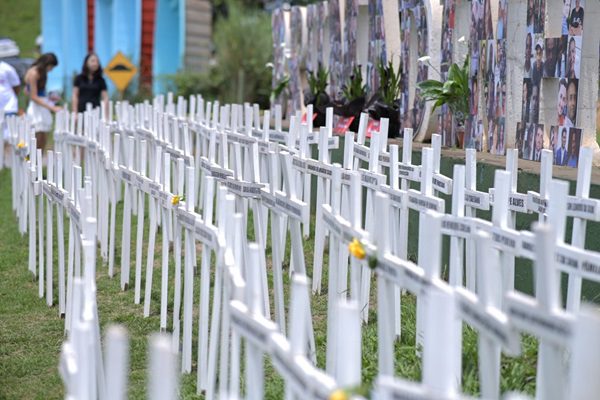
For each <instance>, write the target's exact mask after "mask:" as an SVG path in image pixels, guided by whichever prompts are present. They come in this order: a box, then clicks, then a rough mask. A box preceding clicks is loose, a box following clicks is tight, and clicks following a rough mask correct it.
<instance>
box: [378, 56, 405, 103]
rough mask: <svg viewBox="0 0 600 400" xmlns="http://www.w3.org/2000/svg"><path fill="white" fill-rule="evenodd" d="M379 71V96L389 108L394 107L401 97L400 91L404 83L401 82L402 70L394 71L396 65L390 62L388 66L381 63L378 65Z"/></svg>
mask: <svg viewBox="0 0 600 400" xmlns="http://www.w3.org/2000/svg"><path fill="white" fill-rule="evenodd" d="M377 71H378V73H379V80H380V83H379V96H380V98H381V101H383V102H384V103H385V104H386V105H387V106H388V107H392V108H393V107H394V106H395V105H396V100H397V99H398V97H399V96H400V90H401V89H402V83H401V80H400V68H398V71H394V64H393V63H392V60H390V61H388V63H387V64H385V63H384V62H382V61H380V62H379V63H378V64H377Z"/></svg>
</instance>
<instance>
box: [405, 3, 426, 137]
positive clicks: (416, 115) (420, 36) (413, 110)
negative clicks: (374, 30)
mask: <svg viewBox="0 0 600 400" xmlns="http://www.w3.org/2000/svg"><path fill="white" fill-rule="evenodd" d="M412 24H415V25H414V28H415V29H414V30H415V31H416V33H417V55H416V57H417V58H419V57H423V56H427V55H428V54H429V53H428V51H429V44H428V39H429V38H428V30H427V10H426V8H425V6H424V5H423V2H421V1H413V0H408V1H407V0H402V1H401V8H400V38H401V60H403V62H402V73H401V80H402V82H403V83H402V93H401V94H400V124H401V128H412V129H414V130H415V131H418V130H419V129H420V128H421V124H422V123H423V117H424V114H425V102H424V101H423V100H421V98H420V96H419V89H415V90H416V91H415V96H414V99H413V101H412V104H411V102H410V94H409V85H408V84H407V82H408V77H409V68H410V67H411V66H416V67H417V82H421V81H424V80H426V79H428V72H429V65H428V64H427V63H424V62H417V63H416V65H415V64H411V63H410V62H409V61H408V60H410V59H411V57H410V54H411V50H410V44H411V40H412V39H411V34H412V33H411V26H412Z"/></svg>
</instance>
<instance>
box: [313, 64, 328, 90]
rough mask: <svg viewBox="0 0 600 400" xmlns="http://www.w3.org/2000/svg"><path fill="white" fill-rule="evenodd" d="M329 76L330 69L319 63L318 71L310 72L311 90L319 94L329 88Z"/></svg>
mask: <svg viewBox="0 0 600 400" xmlns="http://www.w3.org/2000/svg"><path fill="white" fill-rule="evenodd" d="M328 78H329V71H327V69H325V67H323V65H321V64H319V67H318V68H317V72H316V73H315V72H310V73H309V74H308V87H309V88H310V92H311V93H312V94H313V95H314V96H317V95H318V94H319V93H325V90H326V89H327V79H328Z"/></svg>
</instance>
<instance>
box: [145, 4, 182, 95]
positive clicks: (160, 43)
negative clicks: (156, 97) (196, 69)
mask: <svg viewBox="0 0 600 400" xmlns="http://www.w3.org/2000/svg"><path fill="white" fill-rule="evenodd" d="M184 47H185V0H179V1H177V0H156V21H155V29H154V56H153V60H152V67H153V72H154V81H153V90H154V92H155V93H159V92H164V91H165V84H164V83H165V82H164V76H165V75H169V74H174V73H176V72H177V71H179V69H180V68H181V67H182V65H183V54H184Z"/></svg>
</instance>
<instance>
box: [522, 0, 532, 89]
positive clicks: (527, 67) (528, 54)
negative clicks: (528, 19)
mask: <svg viewBox="0 0 600 400" xmlns="http://www.w3.org/2000/svg"><path fill="white" fill-rule="evenodd" d="M531 1H533V0H531ZM532 63H533V33H531V32H527V35H526V36H525V59H524V64H523V77H524V78H531V70H532Z"/></svg>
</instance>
